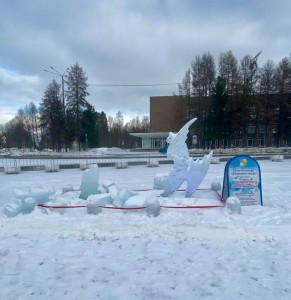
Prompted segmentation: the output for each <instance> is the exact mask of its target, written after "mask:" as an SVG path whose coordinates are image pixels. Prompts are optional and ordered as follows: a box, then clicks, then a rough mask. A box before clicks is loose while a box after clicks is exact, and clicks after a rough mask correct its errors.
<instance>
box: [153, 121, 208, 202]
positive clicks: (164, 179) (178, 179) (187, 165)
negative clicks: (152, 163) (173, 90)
mask: <svg viewBox="0 0 291 300" xmlns="http://www.w3.org/2000/svg"><path fill="white" fill-rule="evenodd" d="M196 120H197V118H194V119H192V120H190V121H189V122H188V123H186V124H185V125H184V126H183V127H182V129H181V130H180V131H179V132H178V133H177V134H174V133H172V132H170V133H169V136H168V138H167V143H168V144H169V147H168V151H167V157H168V158H169V159H172V160H173V161H174V167H173V169H172V170H171V171H170V172H167V173H160V174H157V175H156V176H155V179H154V189H157V190H164V192H163V194H162V196H165V197H167V196H170V195H171V194H173V193H174V192H175V191H176V190H177V189H178V188H179V187H180V186H181V185H182V184H183V182H184V181H186V182H187V189H186V193H185V197H191V195H192V194H193V192H194V191H195V190H196V189H197V188H198V186H199V185H200V184H201V182H202V180H203V178H204V177H205V175H206V173H207V171H208V168H209V165H210V163H211V158H212V154H213V151H211V152H210V153H209V154H208V155H204V157H203V159H197V160H193V159H192V158H191V157H189V152H188V148H187V145H186V143H185V141H186V139H187V134H188V132H189V127H190V126H191V125H192V124H193V123H194V122H195V121H196Z"/></svg>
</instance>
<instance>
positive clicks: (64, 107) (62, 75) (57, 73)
mask: <svg viewBox="0 0 291 300" xmlns="http://www.w3.org/2000/svg"><path fill="white" fill-rule="evenodd" d="M50 68H51V69H52V70H53V71H54V72H52V71H48V70H44V71H45V72H48V73H52V74H54V75H55V76H56V77H61V78H62V96H63V110H64V115H65V114H66V106H65V88H64V75H65V74H66V73H67V71H68V70H69V68H67V69H66V71H65V72H64V73H63V74H61V73H60V72H59V71H57V70H56V69H55V68H53V67H50Z"/></svg>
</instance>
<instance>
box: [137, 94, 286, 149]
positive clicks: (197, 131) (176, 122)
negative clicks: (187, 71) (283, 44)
mask: <svg viewBox="0 0 291 300" xmlns="http://www.w3.org/2000/svg"><path fill="white" fill-rule="evenodd" d="M230 103H231V105H229V106H228V107H227V109H226V117H227V122H226V123H227V125H228V126H227V128H225V129H224V130H225V132H224V136H225V138H220V139H217V138H214V137H213V134H212V135H211V134H210V132H211V128H209V123H208V120H209V118H208V117H209V116H210V115H211V114H212V113H213V108H212V97H200V98H199V97H183V96H160V97H150V132H149V133H131V135H133V136H136V137H140V138H142V148H143V149H159V148H160V147H164V146H165V141H166V138H167V136H168V134H169V132H170V131H172V132H177V131H179V130H180V129H181V128H182V126H183V125H184V124H185V123H186V122H187V121H189V120H190V119H192V118H194V117H197V118H198V120H197V121H196V122H195V123H194V124H193V125H192V126H191V128H190V132H189V138H188V141H187V143H188V146H189V147H197V148H211V147H215V148H221V147H224V148H225V147H286V146H291V95H290V94H287V95H284V96H281V97H280V96H279V95H275V94H274V95H268V97H266V96H264V95H256V96H254V98H253V99H244V98H243V97H242V96H241V95H237V96H236V97H232V98H231V102H230Z"/></svg>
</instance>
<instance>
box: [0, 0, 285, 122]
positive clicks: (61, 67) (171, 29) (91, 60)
mask: <svg viewBox="0 0 291 300" xmlns="http://www.w3.org/2000/svg"><path fill="white" fill-rule="evenodd" d="M290 12H291V1H290V0H280V1H278V0H274V1H272V0H270V1H268V0H266V1H263V0H261V1H259V0H257V1H255V0H246V1H231V0H224V1H223V0H216V1H202V0H201V1H195V0H169V1H166V0H156V1H154V0H147V1H139V0H116V1H114V0H100V1H99V0H94V1H93V0H92V1H91V0H86V1H84V0H83V1H82V0H76V1H69V0H62V1H59V0H50V1H49V0H46V1H45V0H0V124H4V123H5V122H7V121H9V120H11V119H12V118H13V117H14V116H15V114H16V113H17V110H18V109H19V108H21V107H24V106H25V105H27V104H29V102H31V101H32V102H34V103H35V104H37V105H38V104H39V103H40V102H41V98H42V96H43V93H44V90H45V88H46V87H47V86H48V84H49V83H50V82H51V81H52V80H53V79H54V75H53V74H50V73H47V72H44V70H45V69H48V70H50V67H51V66H52V67H54V68H55V69H56V70H58V71H59V72H60V73H63V72H64V71H65V70H66V69H67V68H68V67H70V66H72V65H74V64H75V63H76V62H78V63H79V65H80V66H81V67H82V68H83V70H84V71H85V72H86V74H87V76H88V83H89V88H88V92H89V93H90V96H89V97H88V99H87V100H88V101H89V102H90V103H91V104H93V106H94V107H95V109H96V110H97V111H99V112H100V111H104V112H105V113H106V114H107V115H112V116H114V115H115V114H116V113H117V112H118V111H121V112H122V114H123V115H124V117H125V120H128V119H129V118H131V117H136V116H140V117H141V116H143V115H149V109H150V106H149V100H150V97H151V96H162V95H173V93H175V94H178V85H177V84H172V85H163V86H149V87H145V86H144V87H104V86H103V87H101V86H96V85H94V84H104V85H106V84H109V85H110V84H118V85H122V84H124V85H135V84H137V85H138V84H141V85H151V84H160V83H177V82H181V80H182V78H183V76H184V75H185V71H186V70H187V68H188V67H189V66H190V64H191V61H192V60H194V59H195V56H197V55H201V54H203V53H204V52H205V51H210V52H211V53H212V54H213V55H214V57H215V60H216V62H217V59H218V56H219V54H220V53H221V52H224V51H227V50H232V51H233V53H234V54H235V56H236V57H237V58H238V59H239V60H240V59H241V58H242V57H243V56H244V55H245V54H251V55H256V54H257V53H258V52H259V51H261V50H262V54H261V55H260V57H259V65H262V64H264V63H265V62H266V61H267V59H273V60H274V62H275V63H278V62H279V61H280V60H281V59H282V58H283V57H286V56H288V57H289V55H290V52H291V39H290V36H291V35H290V28H291V13H290ZM56 80H57V81H58V82H59V83H60V78H56Z"/></svg>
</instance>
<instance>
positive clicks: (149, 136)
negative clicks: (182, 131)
mask: <svg viewBox="0 0 291 300" xmlns="http://www.w3.org/2000/svg"><path fill="white" fill-rule="evenodd" d="M130 135H132V136H136V137H140V138H141V139H142V149H160V148H161V147H165V146H166V139H167V137H168V136H169V132H146V133H130Z"/></svg>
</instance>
